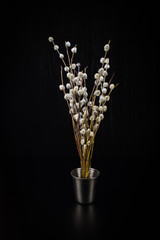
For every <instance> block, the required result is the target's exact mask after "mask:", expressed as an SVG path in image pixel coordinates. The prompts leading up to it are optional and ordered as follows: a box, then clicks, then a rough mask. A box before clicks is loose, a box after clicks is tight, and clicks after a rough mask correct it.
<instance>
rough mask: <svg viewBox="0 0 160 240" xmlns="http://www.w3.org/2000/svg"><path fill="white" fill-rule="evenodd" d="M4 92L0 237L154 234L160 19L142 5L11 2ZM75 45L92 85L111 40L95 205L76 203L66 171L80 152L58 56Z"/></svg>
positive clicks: (7, 12)
mask: <svg viewBox="0 0 160 240" xmlns="http://www.w3.org/2000/svg"><path fill="white" fill-rule="evenodd" d="M4 10H5V19H4V22H5V27H4V31H5V33H4V36H5V45H4V48H5V51H4V57H3V59H4V60H3V62H4V63H5V67H4V68H3V70H2V72H3V73H4V81H3V85H2V86H3V88H2V103H3V108H2V110H3V115H2V116H3V134H2V136H3V145H2V154H1V156H2V158H1V159H2V161H1V177H2V181H1V193H2V197H1V201H2V204H1V212H2V214H1V216H2V230H3V231H2V232H3V234H4V237H3V238H2V239H13V238H14V237H16V239H28V238H32V237H33V238H35V239H38V238H40V237H42V238H43V239H60V237H62V235H63V234H65V236H66V237H67V238H68V237H73V238H74V239H76V238H77V239H78V237H81V238H82V237H83V239H90V238H93V236H99V238H102V236H104V234H105V236H106V239H107V238H108V239H111V238H114V237H127V238H129V239H131V238H132V237H134V238H135V237H136V236H137V235H138V236H140V237H144V236H147V235H148V234H149V233H152V231H151V229H150V223H151V221H152V219H151V217H150V213H151V210H150V208H149V207H148V206H149V202H150V196H151V186H150V175H151V171H149V168H150V163H151V162H152V161H154V159H155V158H156V153H155V152H156V151H155V113H156V107H155V97H154V95H155V84H156V78H155V75H156V64H155V59H156V31H157V29H156V24H155V18H154V8H153V6H151V5H149V4H148V5H147V3H146V4H144V5H143V6H142V7H141V6H139V5H137V4H132V3H128V4H122V3H119V4H112V3H110V2H108V1H106V2H105V3H104V2H103V3H102V2H99V3H95V2H85V3H83V2H72V3H70V2H65V3H63V2H60V3H59V4H58V3H56V4H55V3H54V2H51V1H50V2H45V3H37V4H33V3H32V4H31V3H30V4H29V3H21V4H20V3H16V4H15V3H14V4H13V3H9V4H6V6H5V8H4ZM49 36H52V37H53V38H54V39H55V42H56V43H57V44H58V45H59V46H60V50H61V52H64V50H65V48H64V41H66V40H67V41H68V40H69V41H70V42H71V43H72V45H75V44H77V47H78V52H77V54H76V58H75V59H76V60H75V61H77V62H81V64H82V67H85V66H88V69H87V73H88V80H87V86H88V89H89V91H90V90H91V88H92V86H93V76H94V73H96V71H97V70H98V69H99V67H100V63H99V59H100V58H101V57H102V56H103V54H104V52H103V47H104V45H105V44H106V43H107V42H108V41H109V40H111V48H110V51H109V58H110V66H111V68H110V70H109V77H111V75H112V73H113V72H115V77H114V79H113V83H117V82H118V83H119V86H118V87H117V88H116V89H115V90H114V92H113V93H112V96H111V101H110V102H109V104H108V110H107V113H106V114H105V118H104V120H103V122H102V124H101V127H100V129H99V132H98V134H97V137H96V143H95V148H94V154H93V159H92V167H95V168H97V169H99V170H100V172H101V175H100V177H99V185H98V190H97V201H96V202H95V203H94V204H92V205H90V206H81V205H79V204H77V203H75V200H74V195H73V189H72V180H71V176H70V171H71V170H72V169H73V168H76V167H79V157H78V153H77V150H76V145H75V142H74V136H73V130H72V125H71V120H70V116H69V114H68V109H67V105H66V103H65V101H64V99H63V94H62V93H61V92H60V91H59V87H58V86H59V84H60V64H61V62H60V59H59V58H58V56H57V54H56V52H55V51H54V50H53V46H52V44H50V43H49V42H48V37H49Z"/></svg>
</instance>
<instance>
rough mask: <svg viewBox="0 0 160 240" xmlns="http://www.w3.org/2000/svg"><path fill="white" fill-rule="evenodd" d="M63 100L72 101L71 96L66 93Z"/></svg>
mask: <svg viewBox="0 0 160 240" xmlns="http://www.w3.org/2000/svg"><path fill="white" fill-rule="evenodd" d="M64 99H66V100H67V99H72V96H71V94H69V93H66V94H65V95H64Z"/></svg>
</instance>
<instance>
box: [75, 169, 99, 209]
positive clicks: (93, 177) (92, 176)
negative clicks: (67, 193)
mask: <svg viewBox="0 0 160 240" xmlns="http://www.w3.org/2000/svg"><path fill="white" fill-rule="evenodd" d="M99 174H100V172H99V171H98V170H97V169H94V168H91V170H90V173H89V177H88V178H81V168H76V169H73V170H72V171H71V176H72V179H73V187H74V193H75V198H76V201H77V202H78V203H81V204H90V203H93V202H94V201H95V195H96V185H97V179H98V176H99Z"/></svg>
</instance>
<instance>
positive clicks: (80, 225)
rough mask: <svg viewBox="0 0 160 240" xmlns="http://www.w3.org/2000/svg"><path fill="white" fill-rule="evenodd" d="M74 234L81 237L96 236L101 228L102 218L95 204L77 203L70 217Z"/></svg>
mask: <svg viewBox="0 0 160 240" xmlns="http://www.w3.org/2000/svg"><path fill="white" fill-rule="evenodd" d="M70 217H71V219H70V224H71V225H70V227H71V228H72V234H76V236H77V235H78V236H79V238H80V237H86V238H87V237H91V236H95V234H96V233H97V229H98V228H99V226H100V218H99V214H98V212H97V209H96V206H95V205H94V204H90V205H80V204H78V203H76V204H75V205H74V206H73V208H72V210H71V215H70Z"/></svg>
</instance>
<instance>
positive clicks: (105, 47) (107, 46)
mask: <svg viewBox="0 0 160 240" xmlns="http://www.w3.org/2000/svg"><path fill="white" fill-rule="evenodd" d="M108 50H109V44H106V45H105V46H104V51H105V52H107V51H108Z"/></svg>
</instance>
